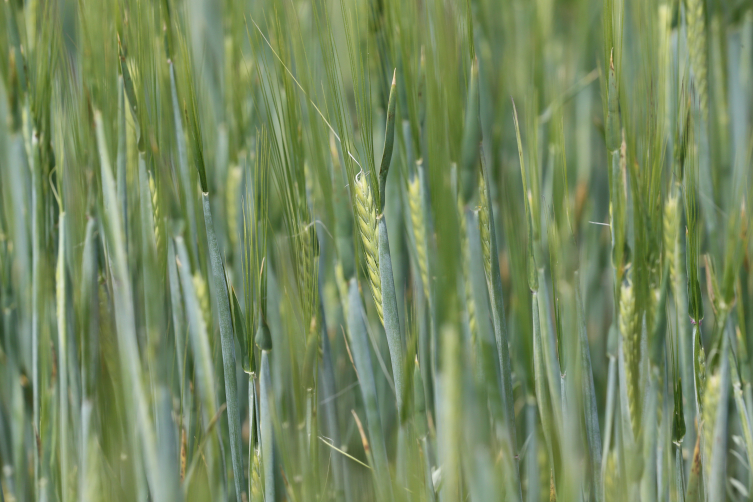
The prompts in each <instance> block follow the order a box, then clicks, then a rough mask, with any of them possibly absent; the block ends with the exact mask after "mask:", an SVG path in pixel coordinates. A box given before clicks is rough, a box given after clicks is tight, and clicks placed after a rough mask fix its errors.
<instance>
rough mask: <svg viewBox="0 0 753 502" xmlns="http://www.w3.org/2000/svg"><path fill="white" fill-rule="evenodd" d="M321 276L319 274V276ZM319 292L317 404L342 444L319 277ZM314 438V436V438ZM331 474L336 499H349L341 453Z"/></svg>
mask: <svg viewBox="0 0 753 502" xmlns="http://www.w3.org/2000/svg"><path fill="white" fill-rule="evenodd" d="M319 259H320V261H323V260H324V257H323V254H320V255H319ZM322 265H323V263H320V265H319V269H320V270H322V269H323V268H324V267H323V266H322ZM320 277H321V276H320ZM319 289H320V292H319V317H320V319H321V333H320V336H321V346H322V356H321V357H322V363H321V365H320V366H319V378H320V382H321V386H322V391H323V394H324V395H323V397H324V400H323V401H320V403H319V405H320V406H321V407H322V409H323V412H324V424H326V427H327V429H326V430H327V436H328V437H329V438H330V439H331V440H332V442H333V443H334V444H335V445H340V444H342V442H341V437H340V424H339V421H338V418H337V403H336V402H335V398H336V397H335V396H336V392H335V390H336V388H337V387H336V379H335V371H334V368H333V365H332V348H331V346H330V342H329V335H328V331H327V323H326V318H325V315H324V304H323V300H322V293H321V279H320V288H319ZM314 439H316V438H314ZM332 462H333V464H334V466H333V474H334V478H335V490H336V492H337V493H336V498H337V499H338V500H340V499H343V498H344V499H345V500H351V499H352V498H353V495H352V493H351V488H350V476H349V475H348V474H349V473H348V469H347V465H346V463H345V459H344V458H342V455H339V454H338V455H337V457H334V456H333V457H332Z"/></svg>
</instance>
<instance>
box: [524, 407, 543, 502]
mask: <svg viewBox="0 0 753 502" xmlns="http://www.w3.org/2000/svg"><path fill="white" fill-rule="evenodd" d="M536 406H537V404H536V398H535V397H531V396H529V397H527V399H526V434H527V435H528V436H529V437H530V438H531V439H529V440H528V441H529V443H528V448H529V450H528V451H529V453H528V454H527V455H526V479H527V481H528V488H527V490H526V502H540V500H541V495H540V491H541V490H540V488H541V486H540V484H539V482H538V481H539V479H540V472H539V459H538V448H539V445H538V441H539V437H538V435H539V430H538V420H537V419H536Z"/></svg>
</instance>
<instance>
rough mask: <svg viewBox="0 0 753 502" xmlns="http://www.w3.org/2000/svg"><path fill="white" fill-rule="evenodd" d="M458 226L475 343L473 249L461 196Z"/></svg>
mask: <svg viewBox="0 0 753 502" xmlns="http://www.w3.org/2000/svg"><path fill="white" fill-rule="evenodd" d="M458 226H459V227H460V249H461V253H462V254H463V280H464V283H465V307H466V311H467V312H468V329H469V330H470V332H471V341H472V342H473V343H474V344H475V342H476V304H475V303H474V302H473V291H472V290H471V250H470V248H469V246H468V233H467V228H466V222H465V213H464V211H463V203H462V202H461V200H460V197H458Z"/></svg>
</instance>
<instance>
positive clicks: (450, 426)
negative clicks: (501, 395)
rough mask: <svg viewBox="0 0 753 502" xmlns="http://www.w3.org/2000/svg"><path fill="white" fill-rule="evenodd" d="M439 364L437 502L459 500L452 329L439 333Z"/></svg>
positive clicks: (457, 372) (457, 379)
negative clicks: (439, 485)
mask: <svg viewBox="0 0 753 502" xmlns="http://www.w3.org/2000/svg"><path fill="white" fill-rule="evenodd" d="M441 336H442V341H441V347H442V360H441V371H440V373H439V382H438V385H437V406H438V408H439V421H438V424H437V425H438V426H439V428H438V429H437V443H438V448H439V461H440V462H441V465H442V489H441V490H440V491H439V499H440V501H441V502H449V501H452V500H461V497H462V492H461V488H462V483H461V476H460V470H461V460H462V458H461V457H462V455H461V453H462V448H461V445H460V441H461V432H462V427H463V406H464V403H463V391H464V389H463V381H462V374H461V367H460V362H461V360H462V359H463V357H464V356H463V352H462V345H461V343H460V335H459V333H458V332H457V331H456V330H454V329H453V328H452V327H449V326H444V327H443V329H442V332H441Z"/></svg>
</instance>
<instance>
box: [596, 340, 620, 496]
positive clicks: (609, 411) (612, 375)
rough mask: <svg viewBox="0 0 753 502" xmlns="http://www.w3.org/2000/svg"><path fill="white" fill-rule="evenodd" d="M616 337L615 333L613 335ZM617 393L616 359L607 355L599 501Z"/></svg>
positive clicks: (611, 355) (602, 490)
mask: <svg viewBox="0 0 753 502" xmlns="http://www.w3.org/2000/svg"><path fill="white" fill-rule="evenodd" d="M615 335H616V333H615ZM616 391H617V358H616V357H615V356H614V355H613V354H609V366H608V369H607V403H606V409H605V411H604V413H605V419H604V446H603V449H602V455H601V469H600V472H601V476H600V478H599V482H600V483H601V485H600V487H599V491H601V500H606V496H607V494H606V491H605V490H606V486H605V485H606V483H605V476H606V466H607V458H608V457H609V449H610V445H611V440H612V430H613V428H614V400H615V394H616Z"/></svg>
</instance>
